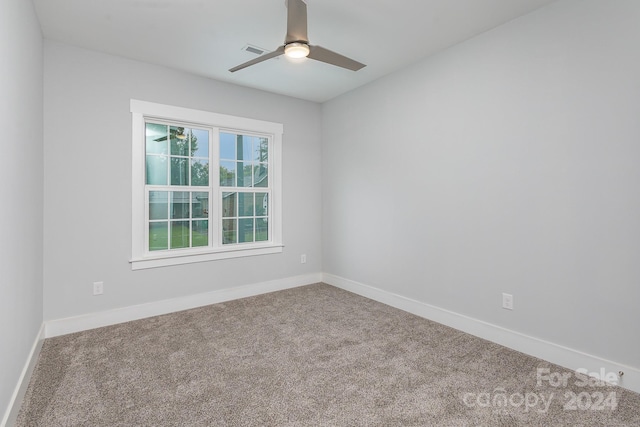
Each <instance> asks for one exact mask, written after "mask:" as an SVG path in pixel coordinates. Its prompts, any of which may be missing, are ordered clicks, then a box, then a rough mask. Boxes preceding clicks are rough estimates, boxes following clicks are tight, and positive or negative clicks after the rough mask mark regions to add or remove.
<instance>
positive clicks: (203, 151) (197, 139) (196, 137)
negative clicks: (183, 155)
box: [190, 129, 209, 159]
mask: <svg viewBox="0 0 640 427" xmlns="http://www.w3.org/2000/svg"><path fill="white" fill-rule="evenodd" d="M190 136H191V155H192V156H193V157H206V158H207V159H208V158H209V132H208V131H206V130H202V129H191V135H190Z"/></svg>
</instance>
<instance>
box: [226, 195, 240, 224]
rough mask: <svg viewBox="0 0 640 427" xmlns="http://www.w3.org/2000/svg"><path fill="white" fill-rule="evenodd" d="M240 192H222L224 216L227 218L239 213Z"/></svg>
mask: <svg viewBox="0 0 640 427" xmlns="http://www.w3.org/2000/svg"><path fill="white" fill-rule="evenodd" d="M237 196H238V193H222V216H223V217H225V218H228V217H235V216H237V215H238V211H237V209H236V207H237V203H236V198H237Z"/></svg>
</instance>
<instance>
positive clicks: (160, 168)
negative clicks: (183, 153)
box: [146, 156, 167, 185]
mask: <svg viewBox="0 0 640 427" xmlns="http://www.w3.org/2000/svg"><path fill="white" fill-rule="evenodd" d="M146 172H147V184H148V185H167V157H164V156H147V171H146Z"/></svg>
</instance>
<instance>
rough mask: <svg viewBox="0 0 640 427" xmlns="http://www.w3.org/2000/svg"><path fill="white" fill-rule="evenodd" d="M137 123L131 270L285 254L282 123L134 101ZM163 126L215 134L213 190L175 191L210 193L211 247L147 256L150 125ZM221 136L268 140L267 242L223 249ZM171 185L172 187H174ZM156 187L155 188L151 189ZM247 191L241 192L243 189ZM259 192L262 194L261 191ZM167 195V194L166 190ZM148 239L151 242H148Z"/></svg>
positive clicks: (212, 136)
mask: <svg viewBox="0 0 640 427" xmlns="http://www.w3.org/2000/svg"><path fill="white" fill-rule="evenodd" d="M130 110H131V118H132V126H131V128H132V144H131V145H132V209H131V213H132V239H131V240H132V246H131V259H130V263H131V269H132V270H139V269H146V268H155V267H165V266H171V265H180V264H188V263H194V262H205V261H214V260H222V259H229V258H238V257H247V256H256V255H266V254H273V253H280V252H282V248H283V244H282V180H281V175H282V173H281V172H282V165H281V158H282V134H283V125H282V124H281V123H274V122H267V121H262V120H256V119H249V118H245V117H237V116H230V115H225V114H219V113H213V112H208V111H203V110H194V109H190V108H184V107H176V106H171V105H166V104H158V103H154V102H148V101H140V100H136V99H131V104H130ZM153 120H159V121H162V122H169V123H176V122H177V123H184V124H189V125H193V126H195V127H200V128H206V129H209V130H210V131H211V134H210V139H209V140H210V146H209V162H210V163H209V165H210V166H209V167H210V174H209V186H208V187H193V186H184V189H182V188H174V189H173V190H170V191H181V190H182V191H189V192H199V191H201V192H209V195H210V196H209V199H210V202H209V217H208V220H209V245H210V246H206V247H191V248H185V249H172V250H163V251H148V249H147V243H148V233H149V231H148V219H147V218H148V200H147V194H148V189H147V184H146V174H145V169H146V151H145V144H146V138H145V123H146V122H147V121H153ZM221 132H227V133H229V132H233V133H240V134H250V135H260V136H267V137H269V164H268V167H269V187H270V196H269V233H270V239H269V240H267V241H262V242H251V243H236V244H223V243H222V239H221V237H220V236H221V233H222V230H221V227H222V215H221V209H222V207H221V200H218V198H219V195H220V194H222V188H227V187H221V186H220V182H219V178H218V176H219V172H218V170H219V165H220V162H219V138H220V133H221ZM168 185H170V182H169V184H168ZM151 187H153V186H151ZM238 190H242V188H238ZM256 190H257V189H256ZM163 191H164V190H163ZM145 239H146V240H145Z"/></svg>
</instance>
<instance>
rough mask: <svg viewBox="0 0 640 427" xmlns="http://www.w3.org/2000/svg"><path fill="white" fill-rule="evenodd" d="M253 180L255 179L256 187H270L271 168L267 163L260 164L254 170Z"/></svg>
mask: <svg viewBox="0 0 640 427" xmlns="http://www.w3.org/2000/svg"><path fill="white" fill-rule="evenodd" d="M253 170H254V173H253V177H254V178H253V179H255V183H254V187H268V186H269V176H268V175H269V168H268V167H267V165H266V164H265V163H260V164H259V165H256V166H254V168H253Z"/></svg>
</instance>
